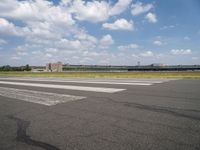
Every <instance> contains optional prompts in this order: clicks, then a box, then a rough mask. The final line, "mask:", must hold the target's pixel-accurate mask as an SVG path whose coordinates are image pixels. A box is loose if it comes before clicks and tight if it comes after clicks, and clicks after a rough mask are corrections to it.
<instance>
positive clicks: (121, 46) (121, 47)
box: [118, 43, 139, 50]
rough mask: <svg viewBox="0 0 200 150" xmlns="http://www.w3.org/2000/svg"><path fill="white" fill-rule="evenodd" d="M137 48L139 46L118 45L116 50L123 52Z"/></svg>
mask: <svg viewBox="0 0 200 150" xmlns="http://www.w3.org/2000/svg"><path fill="white" fill-rule="evenodd" d="M137 48H139V45H137V44H134V43H133V44H128V45H120V46H118V49H120V50H125V49H137Z"/></svg>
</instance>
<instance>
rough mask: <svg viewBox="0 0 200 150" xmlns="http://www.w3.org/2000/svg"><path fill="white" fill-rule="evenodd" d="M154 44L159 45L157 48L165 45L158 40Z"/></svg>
mask: <svg viewBox="0 0 200 150" xmlns="http://www.w3.org/2000/svg"><path fill="white" fill-rule="evenodd" d="M153 44H154V45H157V46H161V45H163V42H161V41H158V40H156V41H154V42H153Z"/></svg>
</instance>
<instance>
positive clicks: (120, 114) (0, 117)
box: [0, 77, 200, 150]
mask: <svg viewBox="0 0 200 150" xmlns="http://www.w3.org/2000/svg"><path fill="white" fill-rule="evenodd" d="M0 81H1V83H0V90H1V91H3V90H4V92H0V139H1V140H0V150H199V149H200V80H198V79H179V80H176V79H172V80H169V79H75V78H73V79H60V78H17V77H16V78H13V77H10V78H7V77H5V78H2V77H1V78H0ZM67 81H71V82H67ZM73 81H74V82H73ZM6 82H9V83H10V82H15V83H17V82H20V83H28V84H31V83H33V84H34V85H36V84H38V85H40V84H42V85H43V84H46V85H51V86H52V85H62V86H73V87H81V88H77V89H74V88H73V89H62V88H60V89H58V88H56V87H55V88H48V86H46V87H40V86H28V84H24V85H22V84H20V85H14V84H13V85H12V84H6ZM92 82H93V83H92ZM94 82H95V83H94ZM98 82H101V83H98ZM112 83H113V84H112ZM114 83H151V84H150V85H145V84H144V85H142V84H141V85H139V84H136V85H134V84H114ZM83 87H90V88H92V87H94V88H95V87H99V88H101V89H102V88H105V89H106V90H108V89H110V88H111V89H124V90H123V91H118V90H116V92H114V93H106V92H98V91H96V92H95V90H93V91H86V90H81V89H82V88H83ZM58 97H59V98H58ZM68 97H70V99H68ZM72 97H73V98H72ZM76 97H78V98H76ZM40 101H42V103H37V102H40ZM47 101H49V102H51V103H52V102H54V101H55V103H53V105H45V102H47Z"/></svg>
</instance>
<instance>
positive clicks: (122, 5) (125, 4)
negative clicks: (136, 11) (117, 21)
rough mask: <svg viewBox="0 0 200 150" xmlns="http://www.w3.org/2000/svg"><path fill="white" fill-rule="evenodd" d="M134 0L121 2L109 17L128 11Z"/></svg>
mask: <svg viewBox="0 0 200 150" xmlns="http://www.w3.org/2000/svg"><path fill="white" fill-rule="evenodd" d="M131 2H132V0H119V1H118V2H117V3H116V4H115V5H114V6H113V7H112V8H111V9H110V11H109V15H110V16H113V15H118V14H121V13H122V12H124V11H125V10H126V8H127V7H128V6H129V5H130V3H131Z"/></svg>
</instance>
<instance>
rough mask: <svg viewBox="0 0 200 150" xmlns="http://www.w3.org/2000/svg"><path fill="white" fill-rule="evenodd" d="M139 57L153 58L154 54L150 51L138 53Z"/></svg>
mask: <svg viewBox="0 0 200 150" xmlns="http://www.w3.org/2000/svg"><path fill="white" fill-rule="evenodd" d="M140 56H142V57H153V56H154V53H153V52H152V51H146V52H143V53H140Z"/></svg>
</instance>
